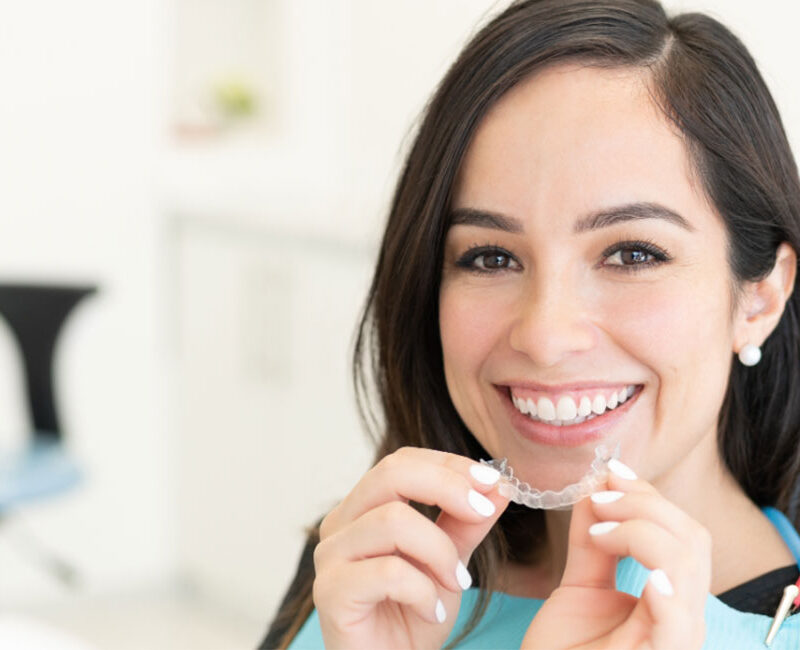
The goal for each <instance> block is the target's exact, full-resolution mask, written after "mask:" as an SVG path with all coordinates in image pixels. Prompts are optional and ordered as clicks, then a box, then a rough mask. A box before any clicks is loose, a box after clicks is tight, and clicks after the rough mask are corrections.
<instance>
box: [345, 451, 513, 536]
mask: <svg viewBox="0 0 800 650" xmlns="http://www.w3.org/2000/svg"><path fill="white" fill-rule="evenodd" d="M499 476H500V475H499V473H498V472H497V471H496V470H494V469H492V468H489V467H486V466H485V465H481V464H480V463H477V462H475V461H474V460H472V459H471V458H467V457H465V456H459V455H457V454H451V453H447V452H443V451H436V450H433V449H422V448H417V447H404V448H402V449H399V450H398V451H396V452H394V453H393V454H390V455H388V456H386V457H385V458H383V459H382V460H381V461H380V462H379V463H378V464H377V465H375V467H373V468H372V469H371V470H370V471H369V472H367V473H366V474H365V475H364V476H363V477H362V478H361V480H360V481H359V482H358V483H357V484H356V486H355V488H353V490H352V491H351V492H350V494H348V495H347V497H346V498H345V499H344V500H343V501H342V502H341V503H340V504H339V505H338V506H337V508H336V512H335V515H336V516H335V522H336V526H334V527H335V528H338V527H340V526H342V525H346V524H347V523H349V522H351V521H354V520H355V519H357V518H358V517H360V516H361V515H363V514H364V513H365V512H367V511H369V510H372V509H373V508H376V507H377V506H380V505H383V504H385V503H388V502H390V501H404V502H407V501H416V502H418V503H425V504H427V505H435V506H438V507H439V508H441V509H442V511H443V512H447V513H449V514H450V515H452V516H453V517H455V518H457V519H460V520H462V521H466V522H470V523H478V522H482V521H484V520H485V519H486V518H487V517H491V516H492V515H494V514H495V512H496V507H495V505H494V504H493V503H492V502H491V501H490V500H489V499H487V498H486V497H485V496H484V495H483V493H485V492H488V491H489V490H491V489H492V487H493V486H494V485H495V484H496V483H497V480H498V479H499ZM332 514H333V513H332ZM329 526H330V522H329Z"/></svg>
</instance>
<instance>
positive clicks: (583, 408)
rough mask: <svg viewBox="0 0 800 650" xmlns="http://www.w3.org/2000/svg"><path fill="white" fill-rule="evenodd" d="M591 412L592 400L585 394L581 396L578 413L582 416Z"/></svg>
mask: <svg viewBox="0 0 800 650" xmlns="http://www.w3.org/2000/svg"><path fill="white" fill-rule="evenodd" d="M591 412H592V400H590V399H589V398H588V397H586V395H584V396H583V397H581V404H580V406H578V415H580V416H581V417H584V416H586V415H589V413H591Z"/></svg>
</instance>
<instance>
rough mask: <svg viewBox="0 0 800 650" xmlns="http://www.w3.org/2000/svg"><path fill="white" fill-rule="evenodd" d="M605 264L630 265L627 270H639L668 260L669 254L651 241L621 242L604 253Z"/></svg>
mask: <svg viewBox="0 0 800 650" xmlns="http://www.w3.org/2000/svg"><path fill="white" fill-rule="evenodd" d="M603 258H604V265H605V266H616V267H628V268H627V269H625V270H638V269H640V268H643V267H647V266H655V265H656V264H660V263H661V262H668V261H669V260H670V257H669V255H668V254H667V253H666V252H665V251H663V250H661V249H660V248H658V247H657V246H655V245H654V244H651V243H649V242H621V243H619V244H615V245H614V246H612V247H610V248H609V249H607V250H606V251H605V252H604V253H603Z"/></svg>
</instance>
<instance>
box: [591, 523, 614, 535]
mask: <svg viewBox="0 0 800 650" xmlns="http://www.w3.org/2000/svg"><path fill="white" fill-rule="evenodd" d="M617 526H619V522H618V521H601V522H600V523H597V524H592V525H591V526H589V534H590V535H605V534H606V533H610V532H611V531H612V530H614V529H615V528H616V527H617Z"/></svg>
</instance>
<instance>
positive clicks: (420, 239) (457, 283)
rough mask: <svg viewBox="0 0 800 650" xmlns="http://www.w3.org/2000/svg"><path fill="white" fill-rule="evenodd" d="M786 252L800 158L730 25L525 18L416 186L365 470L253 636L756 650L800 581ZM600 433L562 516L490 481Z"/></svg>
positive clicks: (405, 201)
mask: <svg viewBox="0 0 800 650" xmlns="http://www.w3.org/2000/svg"><path fill="white" fill-rule="evenodd" d="M797 250H800V180H799V179H798V174H797V168H796V165H795V162H794V159H793V157H792V153H791V151H790V148H789V145H788V142H787V139H786V135H785V133H784V130H783V127H782V124H781V120H780V116H779V114H778V111H777V109H776V107H775V104H774V102H773V101H772V98H771V97H770V94H769V91H768V90H767V88H766V86H765V84H764V82H763V80H762V78H761V76H760V74H759V72H758V70H757V68H756V66H755V64H754V62H753V60H752V58H751V57H750V55H749V54H748V53H747V51H746V49H745V48H744V46H743V45H742V44H741V42H740V41H739V40H738V39H737V38H736V37H734V36H733V35H732V34H731V33H730V32H729V31H728V30H727V29H726V28H725V27H724V26H722V25H721V24H719V23H718V22H717V21H715V20H713V19H711V18H709V17H707V16H705V15H703V14H697V13H694V14H683V15H678V16H674V17H667V16H666V15H665V13H664V11H663V9H662V8H661V6H660V5H659V4H657V3H656V2H654V1H652V0H606V1H590V0H538V1H534V0H530V1H527V2H515V3H513V4H512V5H511V6H510V7H509V8H508V9H507V10H506V11H504V12H503V13H502V14H500V15H499V16H498V17H497V18H495V19H494V20H493V21H492V22H491V23H490V24H489V25H487V26H486V27H485V28H484V29H483V30H482V31H481V32H479V33H478V34H477V35H476V36H475V37H474V39H473V40H472V41H471V42H470V43H469V44H468V45H467V46H466V48H465V50H464V51H463V52H462V54H461V55H460V57H459V58H458V60H457V61H456V62H455V64H454V65H453V67H452V68H451V69H450V71H449V72H448V74H447V75H446V77H445V78H444V80H443V81H442V83H441V85H440V86H439V88H438V90H437V92H436V94H435V95H434V97H433V99H432V100H431V102H430V104H429V106H428V109H427V112H426V115H425V118H424V120H423V121H422V123H421V126H420V129H419V132H418V134H417V137H416V140H415V142H414V145H413V147H412V149H411V152H410V154H409V157H408V160H407V162H406V165H405V168H404V169H403V172H402V175H401V177H400V180H399V183H398V186H397V190H396V193H395V197H394V201H393V203H392V207H391V211H390V214H389V220H388V223H387V226H386V231H385V235H384V239H383V243H382V246H381V251H380V256H379V259H378V264H377V268H376V271H375V276H374V279H373V283H372V286H371V289H370V293H369V297H368V302H367V307H366V310H365V313H364V317H363V320H362V323H361V327H360V331H359V338H358V342H357V346H356V356H355V370H356V380H357V386H358V387H359V388H360V389H361V390H362V393H361V394H362V396H364V395H366V394H367V393H368V391H369V387H370V385H371V383H372V382H375V385H376V386H377V389H378V392H379V395H380V399H381V404H380V407H381V411H382V415H383V416H384V417H383V419H384V425H383V429H382V430H381V431H380V432H379V435H380V440H381V444H380V448H379V450H378V453H377V456H376V463H375V466H374V467H373V468H372V469H371V470H370V471H369V472H367V473H366V474H365V476H364V477H363V478H362V480H361V481H360V482H359V483H358V484H357V485H356V486H355V487H354V488H353V490H352V492H351V493H350V494H349V495H347V496H346V498H345V499H344V500H343V501H342V502H341V503H340V504H339V505H338V506H337V507H336V508H334V509H333V510H332V511H331V512H330V513H328V514H327V516H326V517H325V518H324V519H323V520H322V522H321V524H320V525H319V526H318V527H316V528H315V530H314V531H313V532H312V534H311V536H310V539H309V545H308V547H307V552H306V554H305V561H304V562H303V563H301V567H300V569H299V571H298V576H297V578H296V580H295V583H294V584H293V586H292V589H291V590H290V594H289V597H288V598H287V600H286V601H285V602H284V605H283V606H282V609H281V611H280V612H279V614H278V617H277V618H276V619H275V621H274V623H273V626H272V629H271V632H270V634H269V635H268V637H267V639H266V640H265V643H264V646H265V647H271V646H272V645H277V644H281V645H283V646H287V645H290V644H291V645H292V646H293V647H322V645H323V643H324V645H325V646H326V647H433V646H436V647H439V646H441V645H442V644H444V643H447V644H448V645H450V646H453V647H520V646H522V647H527V648H548V649H549V648H583V647H613V648H641V647H648V648H654V649H663V650H668V649H669V650H671V649H673V648H699V647H701V646H704V647H708V648H727V649H731V648H752V647H757V646H758V645H759V644H761V643H762V642H763V640H764V638H765V636H766V634H767V630H768V628H769V625H770V617H771V615H772V614H773V613H774V611H775V608H776V607H777V605H778V601H779V600H780V598H781V595H782V593H783V588H784V586H786V585H787V584H789V583H793V582H795V581H796V580H797V579H798V576H799V575H800V572H799V571H798V563H800V536H798V534H797V532H796V530H795V527H794V526H796V524H797V512H796V511H794V510H792V498H793V490H794V489H795V486H796V485H797V481H798V474H799V473H800V445H798V434H799V433H800V402H798V400H796V399H793V396H794V395H796V394H797V393H798V391H799V390H800V326H799V324H798V300H800V298H799V297H798V292H796V291H795V275H796V271H797V263H798V262H797V255H796V251H797ZM758 350H760V351H761V355H760V357H761V358H760V361H759V359H758V357H759V354H757V351H758ZM754 352H756V354H754ZM737 355H738V357H739V359H740V360H737V359H736V356H737ZM754 362H756V363H755V365H754ZM370 371H372V372H370ZM609 443H613V444H614V445H615V446H617V447H618V449H619V454H620V458H619V459H614V460H611V461H610V462H609V463H608V467H609V469H610V473H609V475H608V478H607V484H606V485H603V486H601V490H600V491H598V492H595V493H594V494H593V495H592V496H591V498H588V499H583V500H582V501H580V502H578V503H577V504H576V505H575V506H574V507H573V508H572V509H571V510H563V509H562V510H540V509H528V508H526V507H524V506H519V505H517V504H510V505H509V502H508V498H507V497H505V496H503V490H501V489H498V487H497V486H498V480H499V479H500V475H499V473H498V472H497V471H494V470H493V469H492V468H491V467H487V466H486V465H481V464H479V463H477V462H476V461H478V460H480V459H486V458H488V457H497V458H500V457H504V458H507V462H508V464H509V465H510V466H512V467H513V468H514V474H515V476H516V477H517V478H518V479H519V480H521V481H522V482H523V483H525V484H527V486H526V487H525V489H530V490H533V489H535V490H560V489H562V488H563V487H564V486H565V485H569V484H572V483H574V482H575V481H577V480H578V479H580V477H582V476H584V474H585V473H586V471H587V469H588V468H589V467H590V464H591V463H592V462H593V461H594V459H595V449H596V448H597V447H598V445H601V444H602V445H608V444H609ZM537 503H539V502H537ZM537 507H538V506H537ZM784 513H786V514H788V515H789V518H787V517H786V514H784ZM790 519H791V521H790ZM793 524H794V525H793ZM312 553H313V566H312V562H311V557H312ZM619 558H622V559H621V560H619V561H618V559H619ZM473 584H474V585H475V586H474V587H473V586H471V585H473ZM312 599H313V602H312ZM314 606H315V609H313V608H314ZM312 609H313V611H312ZM798 638H800V620H798V617H791V618H790V619H789V620H787V621H786V622H785V623H784V624H783V628H782V629H781V631H780V633H779V634H778V635H777V636H775V638H774V641H773V647H776V648H784V647H785V648H789V647H795V646H796V645H797V642H798ZM704 644H705V645H704Z"/></svg>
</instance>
